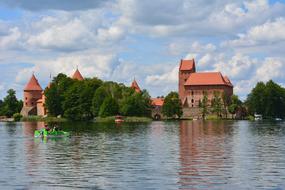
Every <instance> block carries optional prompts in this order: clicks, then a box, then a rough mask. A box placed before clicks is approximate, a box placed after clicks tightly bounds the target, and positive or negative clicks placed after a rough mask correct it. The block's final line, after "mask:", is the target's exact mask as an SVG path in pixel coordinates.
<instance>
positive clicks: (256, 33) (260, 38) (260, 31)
mask: <svg viewBox="0 0 285 190" xmlns="http://www.w3.org/2000/svg"><path fill="white" fill-rule="evenodd" d="M284 31H285V19H284V18H283V17H282V18H278V19H276V20H275V21H268V22H266V23H264V24H262V25H258V26H254V27H252V28H250V29H249V30H248V31H247V33H245V34H239V38H238V39H236V40H231V41H228V42H225V43H224V45H230V46H234V47H244V46H257V45H267V44H274V43H279V42H282V41H283V42H284V41H285V34H284Z"/></svg>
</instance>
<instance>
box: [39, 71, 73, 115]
mask: <svg viewBox="0 0 285 190" xmlns="http://www.w3.org/2000/svg"><path fill="white" fill-rule="evenodd" d="M73 83H74V81H73V80H72V79H71V78H69V77H67V76H66V75H65V74H62V73H60V74H58V75H57V76H56V77H54V79H53V80H52V82H51V84H50V87H49V88H46V89H45V96H46V102H45V107H46V108H47V110H48V114H49V115H51V116H58V115H63V114H64V109H63V102H64V94H65V92H66V91H67V90H68V89H70V87H71V86H72V85H73Z"/></svg>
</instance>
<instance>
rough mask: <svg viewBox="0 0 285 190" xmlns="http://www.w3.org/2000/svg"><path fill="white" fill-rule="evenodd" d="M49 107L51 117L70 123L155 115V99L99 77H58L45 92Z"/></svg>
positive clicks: (63, 75) (143, 92) (144, 92)
mask: <svg viewBox="0 0 285 190" xmlns="http://www.w3.org/2000/svg"><path fill="white" fill-rule="evenodd" d="M44 93H45V96H46V103H45V106H46V108H47V110H48V115H50V116H59V115H61V116H63V117H65V118H67V119H70V120H91V119H93V118H94V117H107V116H114V115H117V114H121V115H124V116H147V117H150V115H151V99H150V95H149V94H148V92H147V91H146V90H143V91H142V92H141V93H137V92H135V90H134V89H132V88H130V87H126V86H125V85H124V84H121V83H116V82H111V81H107V82H104V81H102V80H100V79H98V78H92V79H84V80H82V81H79V80H74V79H71V78H69V77H67V76H66V75H65V74H62V73H61V74H58V75H57V76H56V77H55V78H54V79H53V80H52V82H51V84H50V85H49V88H46V89H45V92H44Z"/></svg>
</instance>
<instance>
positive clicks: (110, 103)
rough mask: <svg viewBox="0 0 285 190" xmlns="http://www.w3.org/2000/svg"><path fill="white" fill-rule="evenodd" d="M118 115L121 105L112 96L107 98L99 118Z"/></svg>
mask: <svg viewBox="0 0 285 190" xmlns="http://www.w3.org/2000/svg"><path fill="white" fill-rule="evenodd" d="M118 113H119V105H118V103H117V101H116V100H115V99H114V98H112V97H111V96H108V97H106V98H105V100H104V102H103V104H102V105H101V107H100V111H99V116H100V117H107V116H114V115H116V114H118Z"/></svg>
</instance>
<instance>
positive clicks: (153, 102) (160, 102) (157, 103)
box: [151, 98, 164, 106]
mask: <svg viewBox="0 0 285 190" xmlns="http://www.w3.org/2000/svg"><path fill="white" fill-rule="evenodd" d="M163 104H164V99H163V98H152V99H151V105H153V106H163Z"/></svg>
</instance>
